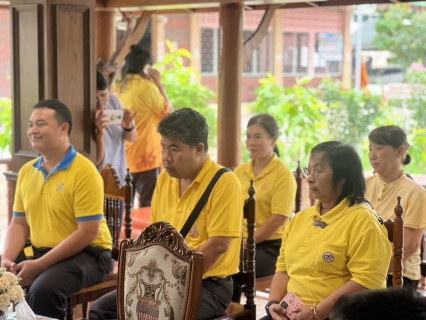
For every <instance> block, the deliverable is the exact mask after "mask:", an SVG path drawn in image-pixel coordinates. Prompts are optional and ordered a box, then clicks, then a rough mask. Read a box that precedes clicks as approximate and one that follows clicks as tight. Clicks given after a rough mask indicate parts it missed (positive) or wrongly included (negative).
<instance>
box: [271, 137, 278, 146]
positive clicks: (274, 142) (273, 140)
mask: <svg viewBox="0 0 426 320" xmlns="http://www.w3.org/2000/svg"><path fill="white" fill-rule="evenodd" d="M277 140H278V137H273V138H272V143H273V145H274V144H276V143H277Z"/></svg>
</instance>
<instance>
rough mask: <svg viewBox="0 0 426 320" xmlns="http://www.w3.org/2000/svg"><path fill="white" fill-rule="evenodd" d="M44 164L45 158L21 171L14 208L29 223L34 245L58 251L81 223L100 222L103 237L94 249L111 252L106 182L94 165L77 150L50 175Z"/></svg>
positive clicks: (25, 166)
mask: <svg viewBox="0 0 426 320" xmlns="http://www.w3.org/2000/svg"><path fill="white" fill-rule="evenodd" d="M42 163H43V157H42V156H41V157H39V158H37V159H34V160H32V161H30V162H28V163H26V164H25V165H24V166H23V167H22V168H21V170H20V171H19V175H18V182H17V186H16V193H15V201H14V204H13V215H14V216H17V217H25V218H26V220H27V223H28V226H29V228H30V238H31V243H32V245H33V246H34V247H36V248H54V247H56V246H57V245H58V244H60V243H61V242H62V241H64V240H65V239H66V238H68V237H69V236H70V235H71V234H72V233H73V232H74V231H76V230H77V227H78V225H77V223H78V222H83V221H90V220H98V219H99V220H101V225H100V228H99V235H98V237H97V238H96V239H95V240H94V241H93V242H92V243H91V245H92V246H97V247H102V248H103V249H107V250H111V247H112V241H111V234H110V232H109V230H108V226H107V224H106V220H105V217H104V213H103V203H104V192H103V181H102V177H101V176H100V174H99V172H98V170H97V169H96V167H95V166H94V165H93V163H92V162H90V160H88V159H87V158H86V157H84V156H83V155H81V154H79V153H77V152H76V151H75V150H74V148H73V146H70V149H69V151H68V153H67V154H66V156H65V157H64V158H63V159H62V160H61V162H60V163H59V164H58V166H57V167H56V168H55V169H53V170H52V171H51V172H50V173H49V174H47V173H46V171H45V169H44V168H43V166H42Z"/></svg>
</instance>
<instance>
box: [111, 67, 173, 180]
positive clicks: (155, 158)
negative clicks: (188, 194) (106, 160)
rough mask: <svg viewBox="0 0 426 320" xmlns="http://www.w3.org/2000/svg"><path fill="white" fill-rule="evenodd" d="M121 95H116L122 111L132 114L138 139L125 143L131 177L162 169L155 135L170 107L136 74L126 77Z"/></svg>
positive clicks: (159, 147)
mask: <svg viewBox="0 0 426 320" xmlns="http://www.w3.org/2000/svg"><path fill="white" fill-rule="evenodd" d="M126 80H128V81H127V83H126V84H125V86H126V87H125V88H123V92H121V87H119V88H118V90H117V95H118V97H119V99H120V101H121V103H122V104H123V106H124V108H126V109H129V110H131V111H132V114H133V113H136V114H135V118H134V119H135V123H136V130H137V131H138V139H137V140H136V141H135V142H134V143H131V142H127V141H125V146H126V159H127V165H128V167H129V169H130V172H131V173H138V172H144V171H149V170H152V169H155V168H161V167H162V166H163V162H162V158H161V136H160V134H159V133H158V132H157V127H158V124H159V123H160V121H161V120H162V119H163V118H164V117H165V116H167V115H168V114H169V113H170V105H169V104H168V103H167V102H166V100H165V99H164V97H163V96H162V95H161V93H160V91H159V90H158V88H157V86H156V85H155V84H154V82H152V81H149V80H145V79H143V78H142V77H141V76H139V75H137V74H128V75H127V77H126Z"/></svg>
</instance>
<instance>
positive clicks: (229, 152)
mask: <svg viewBox="0 0 426 320" xmlns="http://www.w3.org/2000/svg"><path fill="white" fill-rule="evenodd" d="M219 13H220V27H219V33H220V39H221V40H220V43H221V46H220V53H219V110H218V111H219V112H218V113H219V115H218V121H219V123H218V163H220V164H221V165H223V166H225V167H228V168H235V167H236V166H237V165H238V164H239V163H240V161H241V78H242V58H243V3H241V2H239V3H230V4H223V3H221V4H220V9H219Z"/></svg>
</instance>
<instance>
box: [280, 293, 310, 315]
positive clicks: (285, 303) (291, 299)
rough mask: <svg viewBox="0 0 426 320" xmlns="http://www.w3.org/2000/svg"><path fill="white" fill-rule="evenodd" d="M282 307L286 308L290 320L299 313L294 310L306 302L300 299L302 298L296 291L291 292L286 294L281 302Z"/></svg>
mask: <svg viewBox="0 0 426 320" xmlns="http://www.w3.org/2000/svg"><path fill="white" fill-rule="evenodd" d="M280 305H281V307H283V308H284V309H286V311H287V317H288V318H289V319H290V320H293V319H294V318H296V315H297V313H294V310H296V309H299V308H301V307H303V306H304V305H305V304H304V303H303V302H302V300H300V298H299V297H298V296H297V295H296V294H295V293H294V292H289V293H287V294H286V295H285V297H284V299H283V300H282V301H281V302H280Z"/></svg>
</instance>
